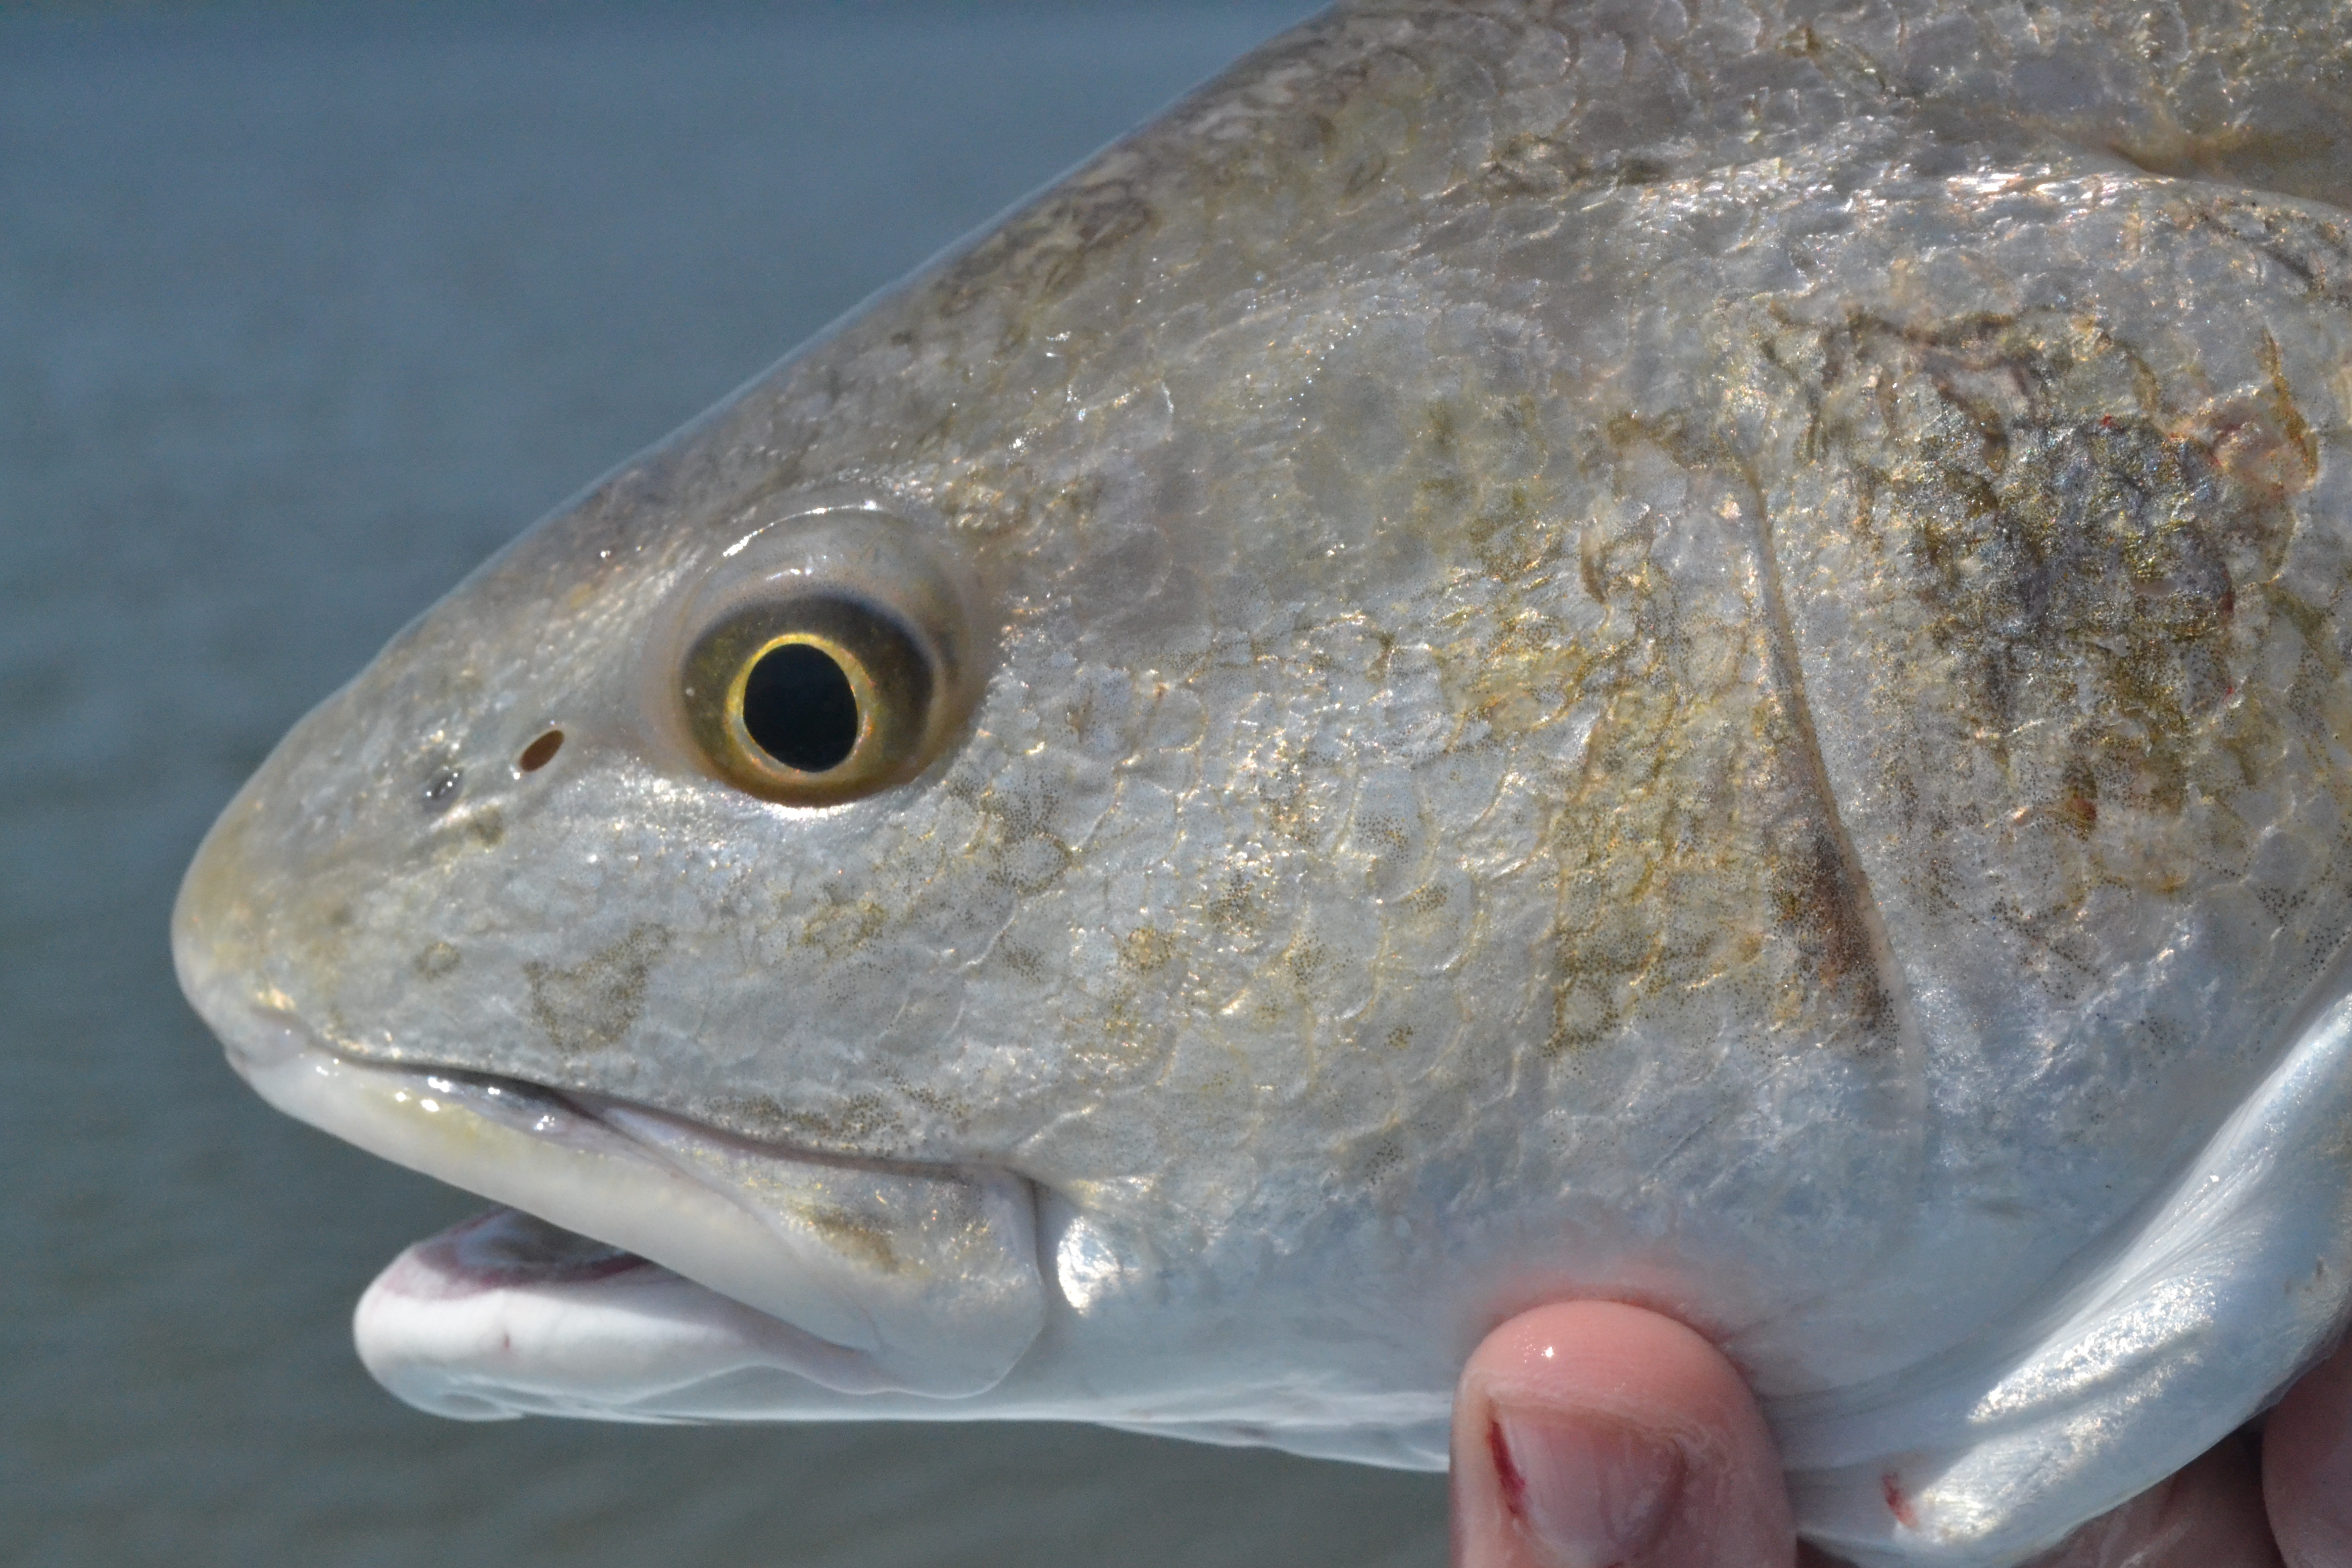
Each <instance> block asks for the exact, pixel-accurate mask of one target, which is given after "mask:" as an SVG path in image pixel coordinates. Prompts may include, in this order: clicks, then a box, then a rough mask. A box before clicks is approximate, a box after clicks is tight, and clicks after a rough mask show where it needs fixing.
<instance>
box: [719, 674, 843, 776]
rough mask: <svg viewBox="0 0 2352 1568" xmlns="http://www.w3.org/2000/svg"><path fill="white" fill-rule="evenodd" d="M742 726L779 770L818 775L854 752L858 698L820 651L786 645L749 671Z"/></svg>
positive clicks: (745, 683)
mask: <svg viewBox="0 0 2352 1568" xmlns="http://www.w3.org/2000/svg"><path fill="white" fill-rule="evenodd" d="M743 728H744V730H745V731H748V732H749V733H750V734H751V739H752V740H753V741H754V742H758V744H759V747H760V749H761V751H763V752H767V753H768V755H770V756H772V757H773V758H775V759H776V761H778V762H780V763H783V764H784V766H786V767H788V768H796V769H798V770H799V771H801V772H802V773H824V772H825V771H826V770H827V769H829V768H836V767H839V766H840V765H841V764H842V763H843V762H845V761H846V760H847V758H848V756H849V753H850V752H853V751H855V750H856V748H857V694H856V692H854V691H853V690H851V689H850V686H849V677H848V676H846V675H845V674H843V673H842V668H841V666H840V665H838V664H836V663H835V662H834V659H833V658H832V656H831V655H829V654H827V653H826V652H825V651H824V649H822V648H818V647H810V646H809V645H808V644H806V643H786V644H784V645H783V646H782V647H778V648H774V649H772V650H770V651H769V652H768V653H767V654H765V655H763V656H762V657H761V659H760V662H759V663H757V664H755V665H753V666H752V667H751V676H750V678H749V679H746V680H745V681H744V683H743Z"/></svg>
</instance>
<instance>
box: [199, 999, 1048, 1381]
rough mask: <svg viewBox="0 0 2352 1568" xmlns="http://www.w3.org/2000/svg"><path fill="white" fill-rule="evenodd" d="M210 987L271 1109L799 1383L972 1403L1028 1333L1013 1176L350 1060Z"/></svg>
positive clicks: (216, 1018)
mask: <svg viewBox="0 0 2352 1568" xmlns="http://www.w3.org/2000/svg"><path fill="white" fill-rule="evenodd" d="M207 990H208V991H209V992H210V994H204V995H201V996H200V997H199V1005H200V1007H201V1009H202V1010H203V1011H204V1013H205V1016H206V1018H207V1020H208V1021H209V1022H211V1023H213V1025H214V1026H215V1031H216V1032H217V1033H218V1034H219V1035H220V1036H221V1037H222V1040H223V1044H224V1046H225V1047H226V1054H227V1056H228V1058H229V1062H230V1065H231V1067H232V1068H235V1070H236V1072H237V1073H238V1075H239V1076H240V1077H242V1078H244V1079H245V1080H246V1081H247V1084H248V1085H249V1086H251V1088H252V1089H254V1091H255V1092H256V1093H257V1094H259V1095H260V1096H261V1098H262V1099H263V1100H267V1101H268V1103H270V1104H271V1105H273V1106H275V1107H276V1108H277V1109H278V1110H282V1111H285V1112H287V1113H288V1114H289V1115H291V1116H293V1117H295V1118H296V1119H297V1120H299V1121H308V1122H310V1123H311V1124H312V1125H314V1126H317V1127H319V1128H320V1129H321V1130H322V1131H327V1132H331V1133H332V1134H334V1135H336V1136H337V1137H340V1138H341V1139H343V1140H345V1141H346V1142H351V1143H354V1144H356V1145H358V1146H359V1147H360V1148H362V1149H364V1150H366V1151H368V1152H370V1153H373V1154H376V1155H378V1156H381V1157H383V1158H384V1159H388V1160H391V1161H393V1162H394V1163H397V1164H402V1165H406V1166H408V1167H409V1168H410V1169H412V1170H415V1171H419V1172H422V1173H425V1174H426V1175H429V1176H433V1177H435V1178H436V1179H438V1180H442V1181H446V1182H448V1183H450V1184H453V1185H455V1186H458V1187H461V1188H464V1189H465V1190H467V1191H468V1192H472V1193H475V1194H478V1195H480V1196H482V1197H485V1198H488V1199H489V1200H490V1201H491V1202H493V1203H497V1204H501V1205H507V1206H509V1207H510V1208H513V1209H516V1210H520V1211H521V1212H522V1213H524V1214H526V1215H530V1216H532V1217H533V1218H534V1219H537V1220H539V1221H540V1222H541V1223H543V1224H545V1225H549V1226H554V1227H556V1228H558V1229H560V1230H563V1231H569V1232H572V1233H574V1234H576V1235H579V1236H582V1237H587V1238H589V1239H590V1240H592V1241H594V1242H598V1243H602V1244H604V1246H606V1247H613V1248H615V1249H617V1250H619V1251H621V1252H624V1253H626V1254H629V1255H631V1256H633V1257H635V1258H644V1259H645V1260H646V1261H647V1262H649V1263H653V1264H657V1265H660V1266H661V1268H664V1269H666V1270H667V1271H668V1272H669V1273H671V1274H673V1275H676V1276H677V1277H679V1278H681V1279H684V1280H686V1281H688V1282H689V1283H691V1284H693V1285H695V1286H698V1287H699V1288H701V1289H705V1290H708V1291H710V1292H711V1293H713V1294H715V1295H717V1296H719V1297H723V1298H726V1299H728V1300H731V1301H733V1302H735V1303H737V1304H739V1305H740V1306H742V1307H744V1308H747V1309H749V1310H751V1312H752V1313H754V1314H755V1315H758V1316H761V1317H764V1318H765V1319H768V1320H772V1321H773V1322H775V1323H776V1324H778V1325H781V1327H782V1328H783V1329H788V1330H791V1331H793V1333H794V1334H795V1335H797V1336H799V1339H800V1341H801V1342H805V1343H806V1344H807V1345H808V1346H809V1347H811V1348H812V1350H814V1351H816V1352H818V1353H814V1354H812V1355H810V1356H807V1357H804V1358H803V1360H805V1361H806V1363H807V1364H806V1365H805V1366H804V1367H803V1369H802V1370H803V1373H804V1375H806V1376H808V1377H809V1378H810V1379H811V1380H812V1381H814V1382H816V1383H819V1384H822V1385H824V1386H826V1387H830V1388H833V1389H835V1390H836V1391H838V1392H841V1393H856V1394H862V1393H872V1392H881V1391H896V1392H900V1393H906V1394H923V1395H928V1396H934V1397H944V1398H959V1397H963V1396H967V1395H970V1394H979V1393H982V1392H984V1391H985V1390H987V1389H989V1388H992V1387H993V1386H994V1385H995V1384H997V1383H998V1382H1000V1381H1002V1380H1003V1378H1004V1377H1005V1376H1006V1375H1007V1374H1008V1373H1010V1372H1011V1371H1012V1369H1013V1366H1014V1365H1015V1364H1016V1363H1018V1362H1019V1361H1020V1360H1021V1358H1022V1357H1023V1356H1024V1354H1025V1353H1026V1352H1027V1350H1028V1347H1029V1346H1030V1344H1031V1343H1032V1342H1034V1340H1035V1339H1036V1337H1037V1336H1038V1334H1039V1333H1040V1332H1041V1331H1043V1328H1044V1325H1045V1314H1046V1310H1047V1301H1046V1288H1045V1269H1044V1267H1043V1260H1042V1259H1041V1258H1040V1256H1039V1253H1038V1250H1037V1236H1036V1223H1037V1206H1038V1192H1037V1188H1036V1187H1035V1185H1034V1184H1033V1183H1031V1182H1030V1181H1029V1180H1028V1179H1026V1178H1025V1177H1023V1176H1020V1175H1019V1174H1017V1173H1013V1172H1012V1171H1009V1170H1004V1169H1002V1168H999V1167H994V1166H990V1165H985V1164H971V1165H965V1164H946V1163H907V1162H898V1161H877V1160H866V1159H857V1158H845V1157H844V1156H842V1155H840V1154H837V1153H824V1152H816V1151H811V1150H803V1149H799V1148H792V1147H785V1146H781V1145H777V1144H772V1143H768V1142H755V1141H753V1140H750V1139H746V1138H743V1137H740V1135H737V1134H733V1133H730V1132H728V1131H725V1130H723V1129H719V1128H714V1127H711V1126H709V1124H707V1123H704V1122H700V1121H692V1120H690V1119H688V1118H685V1117H681V1116H678V1115H676V1114H675V1113H673V1112H669V1111H666V1110H656V1109H654V1108H651V1107H646V1106H643V1105H640V1104H637V1103H635V1102H633V1101H629V1100H620V1099H617V1098H613V1097H606V1096H601V1095H595V1094H589V1093H583V1092H579V1091H563V1090H559V1089H554V1088H552V1087H550V1086H544V1085H541V1084H536V1083H532V1082H530V1081H529V1080H527V1079H513V1078H507V1077H503V1076H500V1075H497V1074H489V1073H483V1072H480V1071H478V1069H474V1068H447V1067H442V1066H438V1065H434V1064H425V1063H413V1062H400V1063H387V1062H380V1061H371V1060H367V1059H365V1058H354V1057H352V1056H350V1055H347V1054H345V1053H343V1052H341V1051H338V1050H336V1049H334V1048H332V1047H331V1046H330V1045H329V1044H328V1043H327V1042H326V1041H325V1040H324V1039H323V1038H321V1037H320V1033H319V1032H318V1030H317V1029H316V1028H315V1026H312V1025H310V1023H308V1022H307V1021H306V1020H304V1019H303V1018H302V1017H301V1016H299V1014H297V1013H295V1012H293V1011H292V1010H291V1009H290V1008H288V1007H285V1006H281V1005H278V1003H279V1001H280V1000H281V999H280V998H279V997H278V996H275V995H270V994H259V995H257V994H253V993H252V992H250V991H244V992H241V993H236V994H228V995H224V994H222V993H223V992H225V991H231V990H232V988H231V987H228V986H222V987H219V988H218V989H213V988H210V987H208V988H207ZM877 1227H878V1228H877Z"/></svg>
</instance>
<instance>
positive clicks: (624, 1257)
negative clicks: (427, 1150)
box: [378, 1208, 668, 1301]
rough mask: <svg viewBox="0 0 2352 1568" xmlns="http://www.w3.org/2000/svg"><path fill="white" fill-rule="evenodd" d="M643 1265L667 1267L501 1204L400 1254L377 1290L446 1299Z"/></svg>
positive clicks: (608, 1274) (582, 1280) (580, 1281)
mask: <svg viewBox="0 0 2352 1568" xmlns="http://www.w3.org/2000/svg"><path fill="white" fill-rule="evenodd" d="M639 1268H646V1269H655V1270H657V1271H659V1272H662V1273H667V1272H668V1270H667V1269H663V1268H661V1266H660V1265H659V1264H656V1263H653V1262H649V1261H647V1260H646V1259H645V1258H640V1257H638V1256H637V1255H636V1254H635V1253H634V1252H625V1251H623V1250H622V1249H621V1248H619V1247H608V1246H606V1245H605V1244H604V1243H603V1242H601V1241H596V1240H593V1239H592V1238H590V1237H584V1236H582V1235H580V1234H578V1233H577V1232H575V1231H569V1230H565V1229H563V1228H562V1226H553V1225H550V1224H548V1223H547V1222H546V1221H545V1220H543V1219H540V1218H538V1217H536V1216H535V1215H528V1214H525V1213H524V1212H523V1211H522V1210H520V1209H513V1208H496V1209H492V1210H490V1211H489V1212H488V1213H487V1214H481V1215H475V1216H474V1217H473V1218H472V1219H469V1220H465V1221H463V1222H461V1223H459V1224H457V1225H454V1226H450V1227H449V1228H448V1229H447V1230H445V1231H443V1232H441V1234H439V1235H438V1236H436V1237H431V1238H429V1239H427V1240H425V1241H421V1242H419V1243H417V1244H416V1245H415V1247H410V1248H409V1249H408V1250H407V1251H406V1252H404V1253H402V1254H401V1255H400V1258H398V1260H397V1261H395V1262H394V1264H393V1266H392V1267H391V1268H388V1269H386V1270H385V1271H384V1275H383V1279H381V1280H380V1281H379V1282H378V1288H379V1289H385V1290H389V1291H392V1292H394V1293H395V1294H398V1295H402V1296H407V1297H412V1298H416V1299H421V1300H443V1301H446V1300H458V1299H460V1298H463V1297H467V1296H473V1295H478V1294H480V1293H481V1292H483V1291H486V1290H504V1289H515V1288H517V1287H522V1286H531V1285H584V1284H587V1283H589V1282H591V1281H593V1280H598V1279H612V1278H614V1276H616V1275H621V1274H626V1273H628V1272H630V1271H631V1270H632V1269H639Z"/></svg>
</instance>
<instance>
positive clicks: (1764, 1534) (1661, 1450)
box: [1453, 1301, 1796, 1568]
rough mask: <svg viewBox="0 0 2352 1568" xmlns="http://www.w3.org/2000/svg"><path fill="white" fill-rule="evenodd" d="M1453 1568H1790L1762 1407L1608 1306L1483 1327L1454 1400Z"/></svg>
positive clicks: (1682, 1344) (1579, 1305)
mask: <svg viewBox="0 0 2352 1568" xmlns="http://www.w3.org/2000/svg"><path fill="white" fill-rule="evenodd" d="M1453 1458H1454V1564H1455V1568H1602V1565H1604V1564H1622V1565H1624V1568H1716V1565H1717V1564H1720V1565H1722V1568H1776V1565H1780V1568H1785V1565H1787V1564H1789V1563H1791V1562H1793V1560H1794V1555H1795V1551H1796V1543H1795V1537H1794V1534H1793V1533H1792V1529H1791V1526H1790V1514H1789V1500H1788V1493H1787V1490H1786V1489H1785V1487H1784V1486H1783V1485H1782V1482H1781V1479H1780V1458H1779V1456H1778V1454H1777V1453H1776V1452H1775V1450H1774V1448H1773V1446H1772V1437H1771V1434H1770V1433H1769V1431H1768V1430H1767V1429H1766V1427H1765V1426H1764V1418H1763V1415H1762V1414H1761V1413H1760V1412H1759V1410H1758V1409H1757V1406H1756V1401H1755V1399H1754V1397H1753V1396H1751V1395H1750V1394H1748V1387H1747V1384H1745V1383H1743V1382H1742V1381H1741V1379H1740V1376H1739V1373H1738V1370H1737V1369H1735V1368H1734V1367H1733V1366H1732V1364H1731V1363H1729V1362H1728V1361H1727V1360H1725V1359H1724V1357H1723V1354H1722V1352H1719V1351H1717V1350H1716V1348H1715V1347H1714V1346H1712V1345H1710V1344H1708V1343H1707V1342H1706V1340H1704V1339H1702V1338H1700V1337H1699V1336H1698V1335H1697V1334H1696V1333H1695V1332H1693V1331H1691V1330H1689V1329H1687V1328H1685V1327H1684V1326H1683V1325H1682V1324H1680V1323H1677V1322H1675V1321H1673V1320H1672V1319H1669V1318H1665V1317H1662V1316H1660V1315H1658V1314H1656V1313H1654V1312H1648V1311H1644V1310H1642V1309H1640V1308H1637V1307H1628V1306H1623V1305H1621V1304H1618V1303H1616V1302H1608V1301H1575V1302H1563V1303H1560V1304H1558V1305H1554V1306H1549V1307H1539V1308H1538V1309H1536V1310H1533V1311H1530V1312H1526V1313H1523V1314H1521V1315H1520V1316H1518V1317H1517V1318H1514V1319H1512V1320H1511V1321H1509V1322H1507V1323H1505V1324H1504V1325H1503V1326H1502V1327H1500V1328H1498V1329H1496V1331H1494V1332H1493V1333H1492V1334H1489V1335H1488V1336H1487V1337H1486V1341H1485V1342H1483V1343H1482V1344H1480V1345H1479V1347H1478V1349H1477V1350H1476V1352H1474V1353H1473V1354H1472V1356H1471V1358H1470V1362H1469V1364H1468V1365H1467V1366H1466V1367H1465V1369H1464V1371H1463V1374H1462V1382H1461V1385H1460V1388H1459V1391H1458V1392H1457V1394H1456V1395H1455V1400H1454V1456H1453Z"/></svg>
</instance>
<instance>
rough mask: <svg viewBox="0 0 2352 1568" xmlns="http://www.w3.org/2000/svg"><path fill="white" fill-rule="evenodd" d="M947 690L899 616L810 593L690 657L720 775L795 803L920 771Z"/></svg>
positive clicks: (763, 606) (768, 607) (759, 608)
mask: <svg viewBox="0 0 2352 1568" xmlns="http://www.w3.org/2000/svg"><path fill="white" fill-rule="evenodd" d="M938 685H939V679H938V677H937V674H936V672H935V671H934V669H933V668H932V662H931V659H930V658H929V655H928V654H927V653H926V652H925V650H924V648H923V646H922V644H921V643H920V642H919V641H918V640H917V638H916V637H915V636H914V635H913V634H912V633H910V632H909V631H908V629H907V627H906V626H903V625H901V624H900V623H899V622H898V619H897V618H896V617H895V616H891V615H890V614H889V613H888V612H887V611H885V610H883V609H881V608H880V607H878V606H877V605H871V604H868V603H866V602H865V601H864V600H862V599H859V598H856V597H854V596H851V595H838V594H813V595H802V596H797V597H793V598H788V599H783V600H781V601H776V602H771V603H755V604H751V605H744V606H741V607H739V608H737V609H735V610H734V611H733V612H732V613H730V614H729V615H727V616H723V617H722V618H721V619H720V620H719V621H718V622H717V624H715V625H713V626H711V627H710V628H709V630H707V631H705V632H704V633H703V634H702V636H701V637H699V638H698V639H697V640H696V642H695V644H694V646H693V648H692V651H691V652H689V653H688V656H687V660H686V668H685V672H684V675H683V678H682V679H681V682H680V696H681V697H682V699H683V701H684V705H685V710H686V720H687V728H688V731H689V732H690V733H691V735H692V737H693V740H694V743H695V745H696V747H697V748H698V750H699V751H700V752H702V754H703V757H704V759H705V761H706V762H708V763H709V765H710V766H711V768H712V769H713V770H714V771H715V772H716V773H718V774H719V776H720V777H722V778H724V779H726V780H727V781H728V782H729V783H730V784H734V785H736V786H737V787H738V788H740V789H742V790H744V791H746V792H748V793H750V794H751V795H759V796H761V798H763V799H766V800H772V801H778V802H781V803H782V804H784V805H838V804H840V803H841V802H843V801H848V800H856V799H857V798H858V797H859V796H861V795H871V794H873V793H875V792H876V791H877V790H881V789H887V788H888V787H889V786H890V785H892V784H900V783H903V782H905V781H906V780H907V779H908V778H909V777H911V776H913V775H914V774H915V773H919V772H920V771H921V766H922V763H923V761H924V758H923V756H922V742H923V740H924V737H925V736H926V734H928V733H929V731H930V728H931V723H930V720H931V712H930V710H931V704H932V700H933V695H934V691H935V689H936V688H937V687H938Z"/></svg>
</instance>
